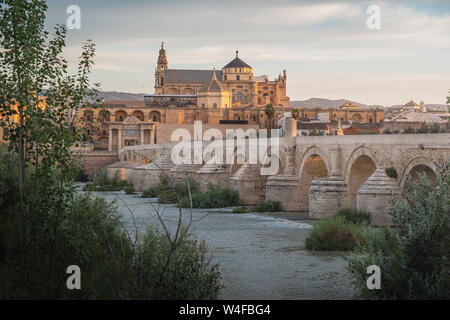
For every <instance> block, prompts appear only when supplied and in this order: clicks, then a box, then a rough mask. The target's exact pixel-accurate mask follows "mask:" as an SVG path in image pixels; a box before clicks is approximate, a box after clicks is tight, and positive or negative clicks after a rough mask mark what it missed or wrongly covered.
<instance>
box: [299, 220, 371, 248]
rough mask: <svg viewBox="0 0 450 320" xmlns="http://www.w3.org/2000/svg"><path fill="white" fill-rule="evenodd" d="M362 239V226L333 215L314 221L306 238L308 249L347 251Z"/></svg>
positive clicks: (357, 244) (361, 241) (360, 242)
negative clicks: (332, 216) (329, 217)
mask: <svg viewBox="0 0 450 320" xmlns="http://www.w3.org/2000/svg"><path fill="white" fill-rule="evenodd" d="M363 241H364V237H363V227H362V226H360V225H357V224H354V223H350V222H347V221H346V220H345V217H334V218H331V219H327V220H321V221H318V222H316V223H315V224H314V225H313V228H312V229H311V231H310V233H309V235H308V238H306V248H307V249H308V250H319V251H349V250H354V249H355V248H356V247H357V246H359V245H361V244H362V243H363Z"/></svg>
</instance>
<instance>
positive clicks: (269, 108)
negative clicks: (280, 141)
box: [264, 103, 275, 130]
mask: <svg viewBox="0 0 450 320" xmlns="http://www.w3.org/2000/svg"><path fill="white" fill-rule="evenodd" d="M264 113H265V114H266V115H267V118H268V120H269V128H268V129H269V130H270V129H272V128H271V125H272V117H273V115H274V114H275V108H274V107H273V105H272V104H271V103H269V104H267V105H266V109H265V110H264Z"/></svg>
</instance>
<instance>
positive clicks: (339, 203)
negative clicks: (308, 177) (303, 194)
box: [309, 176, 348, 219]
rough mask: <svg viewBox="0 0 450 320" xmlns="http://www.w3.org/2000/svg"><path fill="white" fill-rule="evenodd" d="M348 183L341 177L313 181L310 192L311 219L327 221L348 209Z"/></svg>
mask: <svg viewBox="0 0 450 320" xmlns="http://www.w3.org/2000/svg"><path fill="white" fill-rule="evenodd" d="M347 194H348V193H347V183H346V182H345V181H344V180H343V179H342V178H340V177H336V176H334V177H330V178H326V179H318V180H313V181H312V182H311V188H310V191H309V217H310V218H312V219H326V218H329V217H333V216H335V215H336V214H337V213H338V211H339V210H340V209H343V208H346V207H347V203H348V201H347Z"/></svg>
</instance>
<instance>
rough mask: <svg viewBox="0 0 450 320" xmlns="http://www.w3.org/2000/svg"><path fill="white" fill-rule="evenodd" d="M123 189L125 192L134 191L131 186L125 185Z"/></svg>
mask: <svg viewBox="0 0 450 320" xmlns="http://www.w3.org/2000/svg"><path fill="white" fill-rule="evenodd" d="M123 190H124V191H125V194H134V193H135V192H136V191H135V190H134V187H133V186H125V188H123Z"/></svg>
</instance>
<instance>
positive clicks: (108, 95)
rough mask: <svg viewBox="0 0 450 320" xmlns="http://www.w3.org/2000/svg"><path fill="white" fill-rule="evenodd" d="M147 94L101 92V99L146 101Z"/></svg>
mask: <svg viewBox="0 0 450 320" xmlns="http://www.w3.org/2000/svg"><path fill="white" fill-rule="evenodd" d="M145 95H148V94H147V93H128V92H118V91H100V94H99V96H100V98H102V99H104V100H142V101H143V100H144V96H145Z"/></svg>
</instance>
